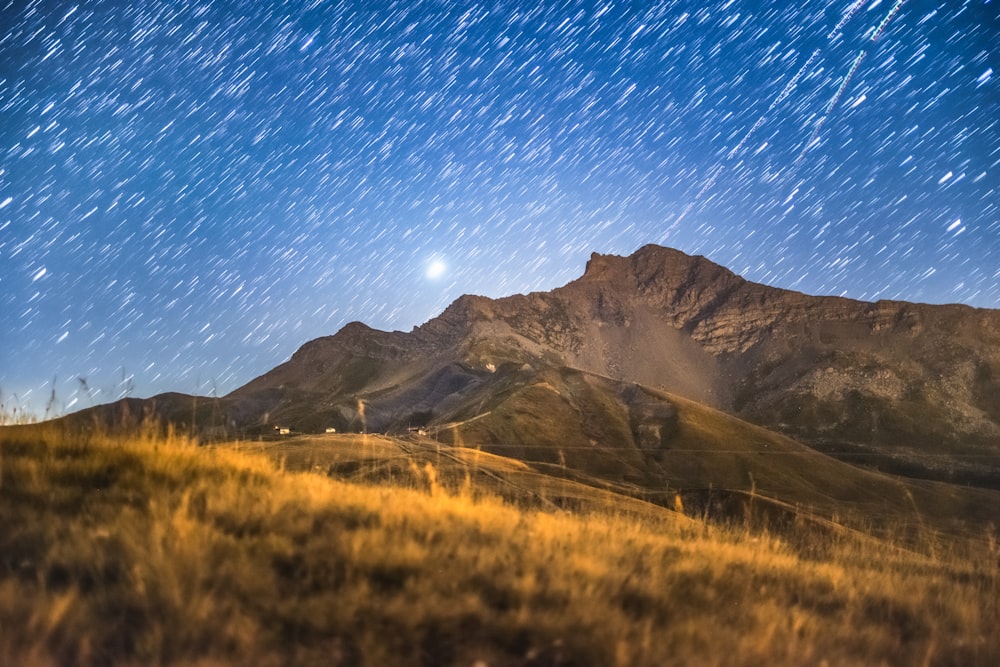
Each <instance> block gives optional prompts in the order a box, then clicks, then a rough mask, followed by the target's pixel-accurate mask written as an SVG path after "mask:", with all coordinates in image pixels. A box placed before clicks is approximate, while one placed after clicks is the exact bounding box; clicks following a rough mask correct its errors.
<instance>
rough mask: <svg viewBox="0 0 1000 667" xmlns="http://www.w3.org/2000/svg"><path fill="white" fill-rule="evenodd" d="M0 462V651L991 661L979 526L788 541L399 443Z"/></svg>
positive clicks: (334, 661)
mask: <svg viewBox="0 0 1000 667" xmlns="http://www.w3.org/2000/svg"><path fill="white" fill-rule="evenodd" d="M247 449H259V450H261V451H262V452H264V453H266V454H268V455H269V456H270V457H271V459H268V458H264V457H262V456H261V455H260V454H259V453H253V452H248V451H246V450H247ZM273 459H277V460H279V461H283V462H284V463H283V465H282V466H281V467H278V466H277V465H276V464H275V463H273V462H272V460H273ZM0 461H2V466H0V525H2V526H3V528H4V529H3V530H2V531H0V627H2V628H3V632H2V633H0V662H2V663H3V664H25V665H27V664H31V665H48V664H53V665H55V664H74V665H82V666H88V665H110V664H158V665H181V664H213V665H219V664H233V665H236V664H239V665H275V664H298V665H313V664H315V665H383V664H399V665H431V664H433V665H470V664H488V665H574V664H607V665H655V664H664V663H676V662H681V663H684V664H722V663H727V664H733V662H734V661H735V662H738V663H740V664H765V663H766V664H771V665H802V664H886V665H911V664H931V665H958V664H961V665H993V664H997V661H998V660H1000V645H998V643H997V642H996V638H995V637H994V633H993V628H995V627H996V626H997V624H998V622H1000V607H998V602H997V600H998V597H997V595H996V591H997V587H998V585H1000V572H998V570H997V565H998V562H997V552H996V544H995V541H993V542H989V541H985V540H964V539H963V540H955V539H949V540H947V541H938V540H936V539H934V538H933V536H931V535H930V534H927V535H925V536H924V539H923V540H922V541H920V542H918V543H907V544H906V545H900V544H896V543H893V542H892V541H885V540H881V539H874V538H871V537H866V536H864V535H859V534H857V533H854V532H851V531H847V530H844V529H836V526H830V527H829V528H830V530H827V531H825V532H824V531H813V532H812V533H811V536H810V538H809V539H808V540H802V541H799V542H794V541H791V542H789V541H785V539H784V538H782V537H779V536H777V535H775V534H774V533H769V532H766V531H762V530H758V529H755V528H753V527H752V526H750V525H749V524H747V523H737V524H733V525H730V526H728V527H719V526H711V525H709V524H706V523H704V522H702V521H700V520H698V519H691V518H688V517H685V516H682V515H681V514H680V513H678V512H676V511H670V510H667V509H664V508H661V507H658V506H656V505H653V504H650V503H648V502H643V501H639V500H636V499H630V498H627V497H624V496H622V495H620V494H616V493H610V492H606V491H598V490H595V489H594V488H592V487H591V486H589V485H586V484H579V483H577V482H574V481H572V480H560V479H558V478H556V477H553V476H551V475H548V474H539V472H538V471H537V470H533V469H532V466H531V465H529V464H526V463H524V462H522V461H518V460H516V459H509V458H506V457H501V456H497V455H492V454H488V453H483V452H476V451H474V450H468V449H463V448H449V447H443V448H442V447H440V446H439V445H438V444H437V443H433V441H428V440H425V439H419V438H417V439H415V440H412V441H407V440H400V439H397V438H391V437H386V436H366V435H357V436H344V435H338V436H312V437H298V438H294V439H287V440H274V441H270V442H268V441H262V442H257V443H244V444H239V443H234V444H230V445H227V446H223V447H198V446H196V445H195V443H194V442H193V441H190V440H188V439H187V438H186V437H179V436H177V435H175V434H166V435H159V434H156V433H154V432H151V431H142V432H139V433H137V434H135V435H133V436H129V437H125V436H123V435H122V433H121V432H120V431H114V432H104V433H101V432H93V431H92V432H91V433H89V434H81V433H78V432H77V433H74V432H72V431H71V430H67V429H66V428H64V427H63V425H60V424H52V423H50V424H44V425H40V426H35V427H24V428H10V427H8V428H3V429H0ZM435 461H436V462H435ZM317 467H318V468H319V470H318V471H317ZM303 469H308V470H309V471H317V472H319V473H321V474H315V472H305V471H302V470H303ZM330 475H333V477H331V476H330ZM373 482H377V483H373ZM501 489H502V490H503V494H504V496H505V497H506V500H501V498H500V497H499V496H498V495H497V494H496V493H495V491H497V490H501ZM567 504H571V505H573V507H574V511H572V512H566V511H564V510H562V509H558V508H557V507H558V506H559V505H564V506H565V505H567ZM799 534H800V535H801V533H799Z"/></svg>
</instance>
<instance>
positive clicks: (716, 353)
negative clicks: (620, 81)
mask: <svg viewBox="0 0 1000 667" xmlns="http://www.w3.org/2000/svg"><path fill="white" fill-rule="evenodd" d="M95 414H97V415H99V416H100V418H101V419H103V420H105V422H106V423H108V424H121V423H123V422H126V421H128V418H135V417H139V416H142V415H154V416H156V417H157V418H160V419H163V420H167V421H170V422H172V423H173V424H174V425H175V426H176V427H178V428H181V429H192V430H197V431H198V432H199V433H200V434H201V435H203V436H207V437H210V438H234V437H242V438H257V437H262V438H272V437H276V433H275V430H274V429H275V428H276V427H285V428H287V429H289V430H291V431H292V435H293V436H294V435H295V434H309V433H324V432H325V431H326V430H327V429H336V430H337V431H338V432H340V433H344V432H348V433H349V432H368V433H387V434H397V435H403V436H404V437H406V438H409V439H410V440H411V441H412V440H414V439H416V438H419V437H426V438H430V439H432V441H434V442H436V443H438V444H437V445H435V446H440V445H441V444H443V445H449V446H452V447H454V448H463V447H464V448H472V449H475V450H480V451H484V452H489V453H491V454H492V455H497V456H501V457H505V458H506V459H509V460H517V461H520V462H523V463H527V464H528V465H529V466H531V469H532V470H533V471H535V473H538V474H544V475H548V476H551V477H558V478H562V479H565V480H569V481H573V482H577V483H583V484H586V485H589V486H592V487H594V486H597V487H601V488H606V489H608V490H612V491H613V492H615V493H625V494H626V495H631V496H633V497H638V498H643V499H647V500H652V501H654V502H658V503H661V504H667V505H670V503H671V502H672V499H673V497H674V496H675V495H676V494H677V493H680V494H681V496H682V497H683V498H684V503H685V505H686V506H688V507H692V506H696V507H703V508H708V507H710V506H717V505H719V503H722V504H724V505H728V506H729V507H730V510H732V507H734V506H735V507H737V508H738V507H741V506H745V505H746V504H747V502H748V499H756V500H755V501H752V502H756V503H757V507H758V508H760V507H762V506H763V505H764V503H765V499H766V503H769V505H768V506H769V507H770V508H771V511H773V512H777V513H778V514H779V515H781V514H784V515H785V516H786V517H787V516H800V513H799V512H798V511H797V510H796V511H790V512H789V511H785V510H778V509H776V508H779V507H784V508H786V510H787V509H788V508H795V507H799V506H803V507H808V508H811V509H810V511H812V512H818V515H822V516H827V517H829V516H831V515H833V514H837V515H840V516H844V515H854V516H855V517H856V518H857V519H858V520H859V521H860V522H861V523H865V522H868V523H872V522H874V523H880V524H882V525H883V527H889V526H892V525H902V524H906V523H909V524H911V525H917V524H919V523H920V522H922V521H924V520H928V521H932V522H933V524H934V525H935V526H937V527H947V525H948V524H949V523H950V522H952V520H953V519H956V518H961V519H964V520H969V521H972V522H973V523H975V524H976V525H979V526H982V525H984V524H985V523H988V522H990V521H995V507H997V506H998V505H1000V311H998V310H984V309H974V308H969V307H966V306H960V305H927V304H914V303H906V302H901V301H880V302H877V303H866V302H862V301H854V300H850V299H844V298H839V297H817V296H807V295H805V294H801V293H799V292H794V291H789V290H783V289H776V288H772V287H768V286H765V285H761V284H757V283H753V282H749V281H747V280H745V279H743V278H741V277H739V276H737V275H735V274H734V273H732V272H731V271H729V270H727V269H725V268H723V267H721V266H719V265H717V264H714V263H712V262H710V261H709V260H707V259H705V258H703V257H690V256H688V255H686V254H684V253H681V252H678V251H676V250H671V249H668V248H662V247H658V246H646V247H643V248H641V249H640V250H638V251H637V252H636V253H634V254H633V255H631V256H629V257H617V256H608V255H597V254H595V255H593V256H592V257H591V259H590V261H589V262H588V263H587V267H586V271H585V272H584V274H583V275H582V276H581V277H580V278H579V279H577V280H575V281H573V282H571V283H569V284H567V285H565V286H563V287H560V288H557V289H555V290H552V291H551V292H540V293H532V294H527V295H515V296H510V297H506V298H501V299H489V298H485V297H479V296H463V297H461V298H459V299H458V300H456V301H455V302H454V303H452V304H451V305H450V306H449V307H448V308H447V309H446V310H445V311H444V312H443V313H441V315H440V316H438V317H436V318H434V319H432V320H430V321H428V322H427V323H425V324H423V325H421V326H419V327H415V328H414V329H413V330H412V331H410V332H408V333H404V332H399V331H394V332H385V331H377V330H374V329H371V328H369V327H368V326H366V325H364V324H362V323H359V322H353V323H351V324H348V325H346V326H345V327H343V328H342V329H341V330H340V331H339V332H337V333H336V334H334V335H332V336H326V337H323V338H319V339H316V340H313V341H310V342H307V343H306V344H305V345H303V346H302V347H301V348H300V349H299V350H298V351H296V352H295V354H294V355H292V357H291V358H290V359H289V360H288V361H287V362H285V363H283V364H281V365H280V366H278V367H276V368H274V369H273V370H271V371H269V372H268V373H265V374H264V375H262V376H260V377H258V378H256V379H254V380H252V381H251V382H249V383H247V384H246V385H244V386H243V387H240V388H239V389H237V390H236V391H234V392H232V393H231V394H229V395H227V396H225V397H222V398H213V399H208V398H203V397H193V396H184V395H180V394H165V395H161V396H157V397H154V398H153V399H148V400H146V401H140V400H137V399H133V400H129V401H122V402H119V403H118V404H116V405H113V406H105V407H103V408H100V409H98V410H95V411H91V412H90V413H89V414H88V413H77V414H76V415H70V416H69V417H68V418H67V419H69V420H70V421H72V420H76V421H84V422H86V421H87V420H90V419H93V416H94V415H95ZM129 416H130V417H129ZM418 429H419V431H420V433H421V434H422V435H420V436H418V435H417V434H416V431H417V430H418ZM407 434H409V435H407ZM331 446H334V445H331ZM456 451H457V450H456ZM358 456H361V455H360V454H359V455H358ZM856 523H857V522H856Z"/></svg>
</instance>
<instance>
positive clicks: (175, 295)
mask: <svg viewBox="0 0 1000 667" xmlns="http://www.w3.org/2000/svg"><path fill="white" fill-rule="evenodd" d="M636 5H640V6H642V8H636ZM372 7H378V8H374V9H373V8H372ZM0 17H2V19H0V27H2V30H0V34H2V37H0V305H2V307H3V313H4V316H3V324H2V325H0V349H2V356H0V390H2V392H3V394H2V402H3V403H4V404H5V405H6V406H7V409H8V410H9V409H10V407H11V406H21V408H23V409H29V408H30V409H31V410H33V411H35V412H36V413H37V414H38V416H39V417H41V416H43V412H44V411H45V410H46V407H48V408H50V414H51V413H60V412H63V411H67V410H69V411H72V410H77V409H80V408H84V407H88V406H89V405H90V404H96V403H101V402H107V401H110V400H114V399H116V398H118V397H119V396H121V395H124V394H130V395H133V396H149V395H152V394H155V393H159V392H163V391H181V392H186V393H199V394H203V395H212V394H215V395H220V396H221V395H223V394H225V393H228V392H229V391H232V390H233V389H235V388H236V387H237V386H239V385H241V384H242V383H244V382H246V381H249V380H250V379H252V378H253V377H255V376H257V375H259V374H261V373H263V372H265V371H267V370H269V369H270V368H272V367H274V366H275V365H277V364H278V363H280V362H282V361H283V360H285V359H287V358H288V357H289V356H290V355H291V353H292V352H293V351H294V350H295V349H296V348H297V347H298V346H299V345H301V344H302V343H304V342H306V341H307V340H309V339H312V338H315V337H318V336H322V335H328V334H331V333H333V332H335V331H336V330H337V329H339V328H340V327H341V326H342V325H343V324H345V323H346V322H349V321H351V320H361V321H363V322H365V323H367V324H369V325H371V326H374V327H376V328H380V329H390V330H391V329H400V330H409V329H410V328H411V327H413V326H415V325H417V324H420V323H422V322H424V321H426V320H427V319H429V318H431V317H433V316H434V315H436V314H438V313H439V312H440V311H441V310H443V309H444V307H445V306H447V304H448V303H450V302H451V301H452V300H454V299H455V298H456V297H458V296H459V295H461V294H463V293H475V294H483V295H487V296H492V297H498V296H504V295H508V294H513V293H517V292H527V291H533V290H548V289H552V288H554V287H557V286H559V285H561V284H564V283H566V282H568V281H569V280H572V279H573V278H575V277H577V276H579V275H580V274H582V272H583V268H584V265H585V263H586V261H587V259H588V258H589V256H590V253H591V252H592V251H597V252H601V253H614V254H623V255H624V254H631V253H632V252H634V251H635V250H636V249H637V248H639V247H640V246H642V245H644V244H646V243H659V244H663V245H668V246H672V247H675V248H678V249H680V250H683V251H685V252H687V253H691V254H701V255H705V256H707V257H708V258H709V259H711V260H713V261H716V262H718V263H720V264H723V265H725V266H727V267H729V268H731V269H732V270H734V271H736V272H737V273H740V274H742V275H744V276H746V277H747V278H749V279H752V280H756V281H760V282H765V283H768V284H771V285H775V286H780V287H786V288H791V289H796V290H800V291H804V292H807V293H812V294H837V295H845V296H849V297H853V298H858V299H865V300H876V299H905V300H910V301H925V302H931V303H945V302H960V303H966V304H970V305H974V306H979V307H987V308H998V307H1000V91H998V82H1000V60H998V58H1000V56H998V51H997V45H998V44H1000V8H998V4H997V2H995V1H994V2H989V1H988V0H968V1H965V2H961V1H958V0H938V1H936V2H929V1H922V0H906V1H901V2H900V1H896V0H858V1H855V0H829V1H823V2H813V1H811V0H805V1H803V2H799V3H779V2H759V1H750V0H743V1H741V0H729V1H728V2H724V1H710V2H701V1H698V2H693V1H692V2H688V1H684V0H682V1H677V2H657V3H622V2H616V3H611V2H607V3H603V2H580V3H577V2H560V3H547V2H546V3H543V2H539V1H538V0H534V1H533V2H530V3H519V2H502V1H498V2H493V3H466V2H461V3H459V2H454V3H452V2H415V1H414V2H393V3H374V2H347V1H343V2H312V3H295V2H265V1H261V2H252V3H251V2H245V3H237V2H211V1H206V2H202V3H198V2H145V1H144V2H111V1H100V0H98V1H95V2H77V3H74V2H57V1H49V0H44V1H42V0H38V1H33V2H22V1H20V0H19V1H16V2H6V3H3V4H2V10H0ZM53 391H54V394H55V396H54V399H55V400H52V399H53Z"/></svg>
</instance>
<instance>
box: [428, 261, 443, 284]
mask: <svg viewBox="0 0 1000 667" xmlns="http://www.w3.org/2000/svg"><path fill="white" fill-rule="evenodd" d="M447 268H448V267H447V265H446V264H445V263H444V262H443V261H442V260H440V259H435V260H432V261H431V263H430V264H428V265H427V271H426V273H425V275H426V276H427V277H428V278H430V279H431V280H433V279H435V278H440V277H441V276H443V275H444V272H445V269H447Z"/></svg>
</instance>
